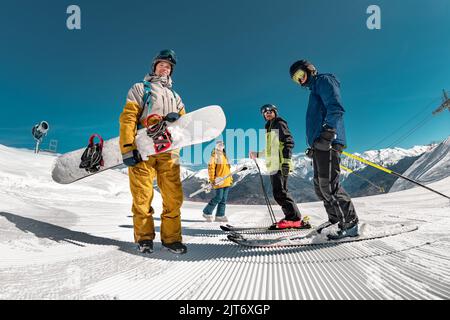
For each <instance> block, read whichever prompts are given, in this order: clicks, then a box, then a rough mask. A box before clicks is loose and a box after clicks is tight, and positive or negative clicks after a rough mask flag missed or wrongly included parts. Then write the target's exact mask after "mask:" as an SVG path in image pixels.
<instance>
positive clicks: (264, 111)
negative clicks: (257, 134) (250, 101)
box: [261, 107, 275, 114]
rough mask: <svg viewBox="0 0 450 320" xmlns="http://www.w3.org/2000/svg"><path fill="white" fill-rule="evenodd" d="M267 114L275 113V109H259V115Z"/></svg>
mask: <svg viewBox="0 0 450 320" xmlns="http://www.w3.org/2000/svg"><path fill="white" fill-rule="evenodd" d="M267 112H275V109H274V108H270V107H266V108H262V109H261V113H262V114H264V113H267Z"/></svg>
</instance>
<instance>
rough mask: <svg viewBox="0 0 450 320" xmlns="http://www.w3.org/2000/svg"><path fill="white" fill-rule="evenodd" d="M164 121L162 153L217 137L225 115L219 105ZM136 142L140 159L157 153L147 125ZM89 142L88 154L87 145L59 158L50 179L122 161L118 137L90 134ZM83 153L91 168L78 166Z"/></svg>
mask: <svg viewBox="0 0 450 320" xmlns="http://www.w3.org/2000/svg"><path fill="white" fill-rule="evenodd" d="M166 124H167V130H168V131H169V132H170V135H171V139H172V142H171V145H170V147H168V148H166V149H164V151H163V152H168V151H170V150H174V149H179V148H182V147H186V146H189V145H193V144H198V143H203V142H206V141H210V140H212V139H214V138H216V137H217V136H219V135H220V134H221V133H222V131H223V130H224V128H225V125H226V118H225V114H224V113H223V110H222V108H221V107H219V106H209V107H205V108H202V109H199V110H196V111H193V112H190V113H187V114H185V115H183V116H182V117H180V118H179V119H178V120H176V121H175V122H172V123H171V122H167V123H166ZM96 137H97V138H99V140H100V142H99V143H96V144H94V141H93V140H94V139H95V138H96ZM136 144H137V148H138V150H139V153H140V154H141V155H142V157H143V158H144V159H143V160H146V159H147V158H148V156H151V155H154V154H156V153H158V152H157V150H155V143H154V141H153V139H152V138H151V137H149V136H148V135H147V129H146V128H143V129H140V130H139V131H138V132H137V136H136ZM89 145H90V146H91V147H92V149H91V151H90V154H86V153H88V152H89V151H88V150H89V148H88V149H86V148H82V149H78V150H75V151H72V152H69V153H65V154H63V155H61V156H60V157H58V159H57V160H56V162H55V165H54V167H53V171H52V178H53V180H54V181H55V182H58V183H61V184H69V183H72V182H75V181H78V180H80V179H83V178H86V177H88V176H91V175H93V174H96V173H99V172H102V171H104V170H108V169H111V168H114V167H117V166H120V165H121V164H122V163H123V159H122V154H121V151H120V148H119V137H116V138H113V139H110V140H107V141H102V139H101V137H100V136H98V135H93V136H92V137H91V139H90V140H89ZM86 151H88V152H86ZM83 154H85V156H90V157H89V159H92V160H93V161H92V169H91V170H86V169H84V168H80V164H81V162H82V156H83Z"/></svg>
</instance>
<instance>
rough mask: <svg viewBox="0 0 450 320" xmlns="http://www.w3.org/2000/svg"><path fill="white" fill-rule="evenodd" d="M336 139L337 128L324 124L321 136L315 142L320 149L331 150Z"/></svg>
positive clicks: (315, 146)
mask: <svg viewBox="0 0 450 320" xmlns="http://www.w3.org/2000/svg"><path fill="white" fill-rule="evenodd" d="M334 139H336V129H333V128H330V127H327V126H324V128H323V131H322V133H321V134H320V137H319V138H318V139H317V140H316V141H315V142H314V148H315V149H317V150H320V151H329V150H330V149H331V142H333V140H334Z"/></svg>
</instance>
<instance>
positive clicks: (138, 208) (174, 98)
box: [120, 50, 187, 254]
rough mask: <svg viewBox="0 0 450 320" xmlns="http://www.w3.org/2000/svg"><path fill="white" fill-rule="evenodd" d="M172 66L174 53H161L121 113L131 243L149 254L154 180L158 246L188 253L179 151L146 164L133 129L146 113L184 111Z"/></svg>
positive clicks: (171, 114) (175, 115)
mask: <svg viewBox="0 0 450 320" xmlns="http://www.w3.org/2000/svg"><path fill="white" fill-rule="evenodd" d="M175 65H176V56H175V52H173V51H172V50H163V51H161V52H160V53H159V54H158V55H157V56H156V57H155V58H154V59H153V63H152V69H151V71H150V73H149V74H148V75H146V76H145V78H144V81H143V82H140V83H136V84H135V85H133V87H131V89H130V91H129V92H128V96H127V101H126V105H125V107H124V109H123V112H122V114H121V115H120V149H121V152H122V155H123V162H124V164H125V165H127V166H128V167H129V169H128V174H129V179H130V189H131V194H132V196H133V206H132V212H133V224H134V239H135V242H137V243H138V249H139V250H140V251H141V252H142V253H151V252H153V239H154V238H155V226H154V222H153V214H154V210H153V207H152V206H151V203H152V199H153V180H154V179H155V178H156V179H157V182H158V186H159V189H160V191H161V196H162V200H163V211H162V214H161V242H162V245H163V246H164V247H166V248H167V249H169V251H171V252H173V253H177V254H182V253H186V251H187V248H186V246H185V245H184V244H183V243H182V237H181V218H180V208H181V205H182V203H183V192H182V187H181V181H180V165H179V161H178V160H179V153H178V151H171V152H167V153H160V154H157V155H153V156H150V157H149V159H148V160H147V161H142V157H141V155H140V154H139V151H138V150H137V147H136V141H135V138H136V131H137V129H139V128H141V127H142V126H144V125H145V124H144V122H145V120H146V118H147V116H148V115H150V114H158V115H160V116H166V117H167V116H168V117H170V118H171V119H170V121H174V120H176V119H177V118H178V117H179V116H182V115H183V114H185V113H186V111H185V108H184V105H183V102H182V101H181V98H180V96H179V95H178V94H176V93H175V91H174V90H173V89H172V78H171V75H172V73H173V70H174V67H175Z"/></svg>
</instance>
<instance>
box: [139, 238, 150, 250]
mask: <svg viewBox="0 0 450 320" xmlns="http://www.w3.org/2000/svg"><path fill="white" fill-rule="evenodd" d="M138 250H139V252H140V253H152V252H153V240H142V241H139V243H138Z"/></svg>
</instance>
